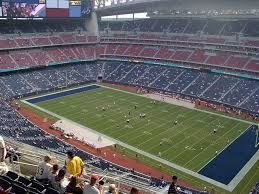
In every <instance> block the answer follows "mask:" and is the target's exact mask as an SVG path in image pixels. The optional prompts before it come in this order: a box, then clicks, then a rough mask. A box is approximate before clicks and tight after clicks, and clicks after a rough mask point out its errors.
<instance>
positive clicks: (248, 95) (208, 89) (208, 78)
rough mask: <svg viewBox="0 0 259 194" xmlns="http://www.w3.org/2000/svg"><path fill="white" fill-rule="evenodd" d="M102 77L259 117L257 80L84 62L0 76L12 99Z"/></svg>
mask: <svg viewBox="0 0 259 194" xmlns="http://www.w3.org/2000/svg"><path fill="white" fill-rule="evenodd" d="M99 74H103V79H104V80H105V81H108V82H113V83H121V84H127V85H133V86H138V87H143V88H149V89H155V90H160V91H164V92H168V93H171V94H179V95H185V96H189V97H191V98H200V99H204V100H207V101H211V102H216V103H222V104H225V105H228V106H232V107H236V108H240V109H244V110H247V111H249V112H251V113H256V114H258V111H259V104H258V96H259V87H258V86H259V84H258V81H257V80H252V79H246V78H239V77H234V76H227V75H221V74H215V73H209V72H201V71H198V70H191V69H182V68H175V67H166V66H158V65H135V64H132V63H126V62H121V63H120V62H104V63H85V64H77V65H72V66H71V65H65V66H61V67H51V68H44V69H38V70H34V71H25V72H22V73H9V74H6V75H2V76H1V77H0V82H1V85H0V88H1V91H3V92H4V93H5V95H7V96H9V97H19V96H26V95H29V94H32V93H39V92H42V91H48V90H51V89H52V90H53V89H57V88H62V87H66V86H69V85H78V84H82V83H86V82H91V81H96V79H97V75H99Z"/></svg>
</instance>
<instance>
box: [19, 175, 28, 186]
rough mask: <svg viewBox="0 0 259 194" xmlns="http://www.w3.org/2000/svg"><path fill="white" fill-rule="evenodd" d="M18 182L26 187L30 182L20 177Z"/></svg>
mask: <svg viewBox="0 0 259 194" xmlns="http://www.w3.org/2000/svg"><path fill="white" fill-rule="evenodd" d="M18 181H19V182H21V183H23V184H24V185H26V186H28V185H30V184H31V180H29V179H27V178H25V177H22V176H20V177H19V178H18Z"/></svg>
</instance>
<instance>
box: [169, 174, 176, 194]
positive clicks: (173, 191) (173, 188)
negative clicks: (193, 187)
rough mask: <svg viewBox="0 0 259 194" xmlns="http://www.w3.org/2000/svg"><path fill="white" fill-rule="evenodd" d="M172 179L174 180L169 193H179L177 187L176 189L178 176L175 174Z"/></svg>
mask: <svg viewBox="0 0 259 194" xmlns="http://www.w3.org/2000/svg"><path fill="white" fill-rule="evenodd" d="M172 179H173V181H172V183H171V185H170V187H169V189H168V194H177V189H176V183H177V176H173V177H172Z"/></svg>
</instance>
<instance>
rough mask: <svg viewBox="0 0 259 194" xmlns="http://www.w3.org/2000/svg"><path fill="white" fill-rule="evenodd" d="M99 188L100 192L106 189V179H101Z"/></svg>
mask: <svg viewBox="0 0 259 194" xmlns="http://www.w3.org/2000/svg"><path fill="white" fill-rule="evenodd" d="M97 189H98V190H99V191H100V193H103V191H104V181H103V180H100V181H99V184H98V187H97Z"/></svg>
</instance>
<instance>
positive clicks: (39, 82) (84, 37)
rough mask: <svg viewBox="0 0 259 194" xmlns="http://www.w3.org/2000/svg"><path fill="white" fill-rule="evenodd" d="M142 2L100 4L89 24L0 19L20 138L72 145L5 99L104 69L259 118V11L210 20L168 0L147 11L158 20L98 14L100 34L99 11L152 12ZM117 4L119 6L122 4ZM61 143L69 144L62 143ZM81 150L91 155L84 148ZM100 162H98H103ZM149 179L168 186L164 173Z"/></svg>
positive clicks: (6, 91)
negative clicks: (169, 6) (172, 8)
mask: <svg viewBox="0 0 259 194" xmlns="http://www.w3.org/2000/svg"><path fill="white" fill-rule="evenodd" d="M175 2H179V1H175ZM141 3H142V4H143V6H139V5H137V4H134V3H132V2H131V3H130V4H129V5H118V6H111V7H107V8H106V7H103V8H100V9H98V10H96V13H97V14H99V15H98V16H96V15H94V14H95V13H93V16H92V17H93V18H92V19H90V20H89V21H87V22H86V23H83V24H82V23H81V22H78V23H77V22H75V23H73V24H71V23H70V22H69V23H66V22H62V23H60V22H59V23H57V22H55V21H54V22H49V21H47V22H45V21H31V22H32V23H29V22H27V21H25V22H23V23H21V22H15V21H5V22H3V23H1V27H0V33H1V40H0V48H1V51H0V69H1V71H0V72H1V76H0V82H1V85H0V88H1V95H2V98H1V107H3V109H1V111H2V110H3V111H2V112H1V114H2V115H3V114H6V113H7V112H8V114H10V115H11V116H12V117H13V118H17V119H18V120H19V122H18V125H19V126H23V127H25V128H26V130H25V131H24V134H23V135H24V137H22V138H19V140H20V141H22V142H24V143H27V144H30V143H33V146H37V147H40V148H43V149H52V150H55V151H58V152H65V151H66V150H69V149H71V148H70V147H69V146H68V145H65V144H64V145H62V146H60V145H61V144H62V143H61V142H58V143H57V144H55V143H54V142H55V138H54V137H49V136H46V134H44V133H43V132H42V131H40V130H39V129H38V128H37V127H36V126H33V125H32V124H28V123H27V122H26V120H25V119H24V118H22V117H20V116H19V115H17V114H16V113H14V112H13V110H12V107H11V106H9V105H8V103H7V102H5V101H6V99H10V98H17V97H23V96H27V95H31V94H35V93H40V92H43V91H49V90H55V89H58V88H62V87H67V86H72V85H78V84H83V83H88V82H93V81H96V79H97V77H98V75H102V76H103V79H104V81H107V82H112V83H120V84H126V85H132V86H138V87H143V88H149V89H152V90H157V91H164V92H166V93H170V94H177V95H182V96H183V97H188V98H191V99H197V98H198V99H202V100H205V101H208V102H213V103H216V104H224V105H225V106H227V107H229V108H230V107H234V109H238V110H242V111H245V112H246V113H248V114H249V115H247V117H250V116H252V117H254V118H257V117H258V112H259V102H258V99H259V84H258V83H259V81H258V77H259V76H258V74H259V59H258V49H259V42H258V41H257V40H256V37H258V35H259V34H258V31H259V30H258V29H259V25H258V21H257V19H256V14H248V16H244V15H241V16H240V18H239V15H236V14H229V15H227V14H223V15H220V16H210V17H209V19H208V15H207V16H206V18H205V19H204V17H203V16H200V15H199V14H185V15H180V16H179V15H176V14H171V13H170V14H168V13H167V14H164V7H163V6H164V5H166V4H164V5H163V3H162V4H161V7H162V8H161V9H160V10H159V13H160V14H155V15H156V16H155V15H154V13H158V10H148V12H149V15H150V16H151V15H152V16H153V17H152V19H141V20H133V21H100V20H99V30H100V36H99V33H98V27H97V18H98V17H100V16H102V15H109V14H107V10H108V11H109V13H112V14H118V13H127V11H128V10H130V12H131V13H133V12H134V10H138V8H137V7H139V8H140V9H139V11H138V12H143V11H146V10H145V9H146V7H147V5H149V4H147V2H145V1H143V2H141ZM160 3H161V2H159V4H160ZM164 3H166V1H165V2H164ZM167 3H168V2H167ZM254 3H256V2H252V1H251V2H250V1H249V2H248V3H244V6H245V5H246V6H247V7H244V10H250V9H251V7H249V6H252V7H253V6H255V4H254ZM156 4H157V1H154V5H156ZM188 5H190V4H188ZM235 5H236V4H235ZM240 5H241V4H240ZM242 5H243V4H242ZM127 6H131V9H128V8H127ZM182 6H185V5H184V4H182V3H179V7H178V9H180V10H182ZM142 7H143V9H142ZM113 8H115V9H113ZM118 8H121V9H119V10H120V11H116V10H118ZM191 8H192V7H191V6H190V9H191ZM111 9H113V10H115V11H114V12H113V11H111ZM185 9H186V7H185ZM125 10H127V11H126V12H125ZM161 10H162V11H161ZM152 13H153V14H152ZM177 13H178V12H177ZM181 13H186V12H185V11H184V12H181ZM190 15H191V16H193V15H194V17H192V18H190ZM205 15H206V14H205ZM168 17H170V19H169V18H168ZM179 17H180V18H179ZM219 17H220V19H219ZM247 17H248V18H249V19H247ZM172 18H173V19H172ZM222 18H224V19H222ZM251 18H253V20H251ZM99 19H100V18H99ZM31 24H32V25H31ZM17 32H18V34H17ZM14 34H16V35H14ZM111 61H113V62H111ZM114 61H116V62H114ZM132 64H136V65H132ZM200 83H202V84H200ZM4 99H5V100H4ZM1 124H2V125H3V126H8V124H7V123H1ZM9 124H11V123H9ZM5 129H6V130H3V131H2V133H3V134H2V135H4V136H7V137H12V139H16V140H18V138H16V137H15V134H14V133H13V132H12V128H9V129H8V128H5ZM27 133H28V134H27ZM31 138H33V141H31ZM50 145H51V146H52V145H53V148H52V147H51V146H50ZM59 147H63V148H67V149H63V150H59ZM77 154H78V155H82V157H83V158H87V157H88V156H86V155H85V154H86V153H81V152H80V151H77ZM100 163H101V162H100ZM100 163H99V164H98V167H100V166H102V164H101V165H100ZM106 168H107V163H106ZM106 168H104V169H106ZM129 176H131V175H129ZM148 179H149V180H150V179H151V180H153V179H152V178H151V177H148ZM151 185H156V186H165V185H163V183H162V182H159V180H155V183H154V182H152V183H151ZM195 192H196V191H193V193H195Z"/></svg>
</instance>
